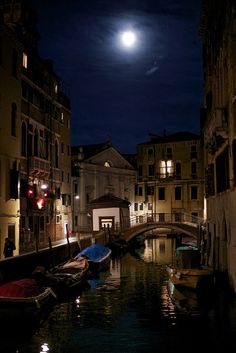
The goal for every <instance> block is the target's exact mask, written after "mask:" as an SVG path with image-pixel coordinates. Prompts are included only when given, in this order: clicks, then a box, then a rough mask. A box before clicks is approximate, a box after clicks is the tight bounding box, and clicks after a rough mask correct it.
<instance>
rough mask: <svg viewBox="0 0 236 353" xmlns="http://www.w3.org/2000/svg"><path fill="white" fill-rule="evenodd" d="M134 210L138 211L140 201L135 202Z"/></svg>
mask: <svg viewBox="0 0 236 353" xmlns="http://www.w3.org/2000/svg"><path fill="white" fill-rule="evenodd" d="M134 210H135V211H138V203H137V202H135V204H134Z"/></svg>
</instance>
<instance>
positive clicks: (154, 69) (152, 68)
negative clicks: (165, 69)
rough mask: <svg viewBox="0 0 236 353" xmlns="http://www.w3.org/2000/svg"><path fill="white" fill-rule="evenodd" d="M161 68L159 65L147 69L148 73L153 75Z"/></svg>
mask: <svg viewBox="0 0 236 353" xmlns="http://www.w3.org/2000/svg"><path fill="white" fill-rule="evenodd" d="M158 69H159V67H158V66H153V67H151V68H150V69H148V70H147V71H146V75H153V74H154V73H155V72H156V71H157V70H158Z"/></svg>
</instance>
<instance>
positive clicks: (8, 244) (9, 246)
mask: <svg viewBox="0 0 236 353" xmlns="http://www.w3.org/2000/svg"><path fill="white" fill-rule="evenodd" d="M14 250H16V247H15V244H14V243H13V241H11V240H10V239H9V238H5V245H4V250H3V253H4V256H5V257H11V256H13V251H14Z"/></svg>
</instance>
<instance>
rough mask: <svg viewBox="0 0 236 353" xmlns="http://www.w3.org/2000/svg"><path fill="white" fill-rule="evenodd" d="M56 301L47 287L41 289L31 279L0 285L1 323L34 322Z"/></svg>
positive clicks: (54, 295) (53, 294)
mask: <svg viewBox="0 0 236 353" xmlns="http://www.w3.org/2000/svg"><path fill="white" fill-rule="evenodd" d="M55 299H56V294H55V293H54V292H53V290H52V289H51V288H49V287H41V286H39V285H38V284H37V282H36V281H35V280H34V279H32V278H23V279H20V280H16V281H12V282H7V283H4V284H2V285H0V318H1V321H2V322H4V323H5V322H8V323H10V324H12V325H13V324H15V323H19V322H22V323H23V322H27V321H30V322H34V320H35V319H36V318H40V317H41V316H42V314H44V313H45V312H46V311H48V309H49V308H50V307H51V305H52V304H53V303H54V301H55Z"/></svg>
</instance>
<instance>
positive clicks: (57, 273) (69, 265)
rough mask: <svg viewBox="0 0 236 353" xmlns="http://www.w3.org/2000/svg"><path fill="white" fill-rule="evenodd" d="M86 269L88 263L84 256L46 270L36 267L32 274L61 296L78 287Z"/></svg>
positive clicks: (39, 281) (85, 273)
mask: <svg viewBox="0 0 236 353" xmlns="http://www.w3.org/2000/svg"><path fill="white" fill-rule="evenodd" d="M88 270H89V263H88V260H87V259H86V258H80V259H74V258H72V259H70V260H68V261H66V262H63V263H62V264H59V265H58V266H55V267H53V268H52V269H50V270H48V271H45V269H44V268H41V267H37V268H36V269H35V271H34V273H33V276H34V277H35V278H37V281H38V283H41V284H43V285H47V286H49V287H51V288H52V289H53V290H54V291H55V292H56V293H57V294H58V295H59V296H61V295H64V294H67V293H68V291H70V290H72V289H74V288H78V287H79V286H80V285H81V284H82V282H83V281H84V280H85V277H86V275H87V272H88Z"/></svg>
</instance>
